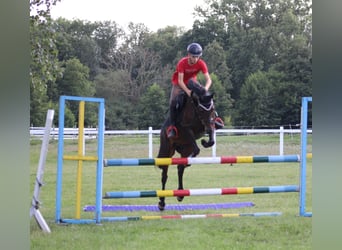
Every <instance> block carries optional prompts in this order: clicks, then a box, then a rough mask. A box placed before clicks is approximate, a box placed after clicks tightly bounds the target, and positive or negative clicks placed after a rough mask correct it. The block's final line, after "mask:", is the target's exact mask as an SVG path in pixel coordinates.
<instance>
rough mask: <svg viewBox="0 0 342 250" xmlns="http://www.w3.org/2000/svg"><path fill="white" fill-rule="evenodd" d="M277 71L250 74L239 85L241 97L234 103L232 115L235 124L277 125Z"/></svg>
mask: <svg viewBox="0 0 342 250" xmlns="http://www.w3.org/2000/svg"><path fill="white" fill-rule="evenodd" d="M281 79H282V74H281V73H279V72H274V71H272V72H261V71H258V72H256V73H253V74H251V75H250V76H249V77H248V78H247V80H246V83H245V84H244V85H243V86H242V87H241V98H240V99H239V100H238V101H237V103H236V110H235V111H236V113H235V115H234V117H233V122H234V125H236V126H251V127H263V126H266V125H279V123H280V120H281V118H280V114H279V112H281V111H279V110H277V109H276V108H275V107H276V105H275V104H276V103H277V98H278V96H276V91H275V89H276V86H277V85H279V84H280V82H281Z"/></svg>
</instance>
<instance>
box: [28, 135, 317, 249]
mask: <svg viewBox="0 0 342 250" xmlns="http://www.w3.org/2000/svg"><path fill="white" fill-rule="evenodd" d="M147 141H148V139H147V137H144V136H113V137H106V138H105V158H147V156H148V147H147V145H148V144H147ZM308 141H309V142H308V144H309V145H308V152H312V137H311V136H309V137H308ZM284 142H285V145H284V152H285V154H300V137H299V135H286V136H285V138H284ZM57 144H58V142H57V140H55V141H50V145H49V151H48V156H47V161H46V166H45V171H44V177H43V181H44V183H45V185H44V186H43V187H42V188H41V194H40V200H41V202H42V206H41V208H40V210H41V212H42V214H43V216H44V218H45V220H46V221H47V223H48V225H49V227H50V229H51V231H52V232H51V234H46V233H43V232H42V231H41V230H40V228H39V227H38V225H37V223H36V221H35V220H34V219H33V218H32V219H31V223H30V232H31V236H30V238H31V249H101V250H102V249H129V250H131V249H164V250H168V249H170V250H171V249H172V250H174V249H177V250H178V249H186V250H189V249H220V250H221V249H263V250H264V249H291V250H293V249H312V227H311V224H312V218H303V217H299V216H298V213H299V207H298V201H299V196H298V193H278V194H250V195H248V194H246V195H225V196H198V197H196V196H191V197H185V198H184V201H183V202H182V203H183V204H193V203H223V202H243V201H249V202H253V203H254V204H255V206H253V207H248V208H240V209H225V210H204V211H203V210H201V211H185V212H184V211H183V212H180V211H164V212H115V213H114V212H106V213H103V216H141V215H167V214H205V213H245V212H246V213H254V212H281V213H282V215H281V216H277V217H237V218H207V219H184V220H141V221H128V222H115V223H103V224H102V225H94V224H93V225H67V226H66V225H60V224H56V223H55V198H56V194H55V192H56V191H55V188H56V168H57V167H56V166H57ZM96 146H97V145H96V140H92V141H87V143H86V155H95V154H96V153H95V151H96ZM158 146H159V139H158V138H157V137H156V138H155V139H154V143H153V148H154V155H157V150H158ZM40 149H41V141H40V140H31V146H30V154H31V162H30V173H31V193H33V189H34V181H35V178H36V171H37V166H38V162H39V155H40ZM64 150H65V154H68V155H72V154H75V153H76V152H77V140H66V141H65V149H64ZM278 153H279V137H278V136H277V135H267V136H266V135H263V136H260V135H250V136H218V138H217V156H231V155H240V156H241V155H276V154H278ZM200 156H211V149H204V148H202V147H201V153H200ZM177 157H178V155H177ZM307 168H308V173H307V174H308V178H307V185H308V187H307V189H308V190H307V191H308V192H307V210H308V211H312V203H311V185H312V184H311V177H312V161H311V160H308V166H307ZM76 169H77V162H75V161H64V168H63V194H62V199H63V200H62V217H63V218H75V213H76V211H75V203H76ZM95 171H96V164H95V162H84V164H83V171H82V200H81V203H82V207H83V206H85V205H94V204H95V173H96V172H95ZM160 174H161V172H160V170H159V169H157V168H156V167H154V166H139V167H110V168H105V169H104V182H103V192H107V191H124V190H157V189H160ZM298 183H299V163H255V164H234V165H230V164H225V165H212V164H203V165H193V166H191V167H189V168H187V169H186V170H185V174H184V188H185V189H195V188H223V187H251V186H273V185H297V184H298ZM176 188H177V173H176V167H174V166H170V170H169V180H168V183H167V189H176ZM31 199H32V197H28V204H30V203H31ZM157 202H158V198H139V199H116V200H114V199H105V200H103V204H104V205H110V204H149V205H150V204H153V205H154V204H157ZM166 202H167V204H176V203H178V202H177V201H176V198H175V197H169V198H166ZM81 218H91V219H92V218H94V215H93V213H90V212H83V211H82V212H81Z"/></svg>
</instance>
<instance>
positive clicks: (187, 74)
mask: <svg viewBox="0 0 342 250" xmlns="http://www.w3.org/2000/svg"><path fill="white" fill-rule="evenodd" d="M187 52H188V55H187V56H186V57H183V58H182V59H180V60H179V61H178V63H177V66H176V71H175V72H174V73H173V75H172V90H171V95H170V102H169V104H170V123H171V125H170V126H169V127H168V128H167V137H168V138H173V137H178V131H177V128H176V126H175V125H176V119H177V96H178V95H179V94H180V93H182V92H183V91H184V92H185V93H186V94H187V95H188V96H191V90H190V89H188V87H187V85H188V83H189V81H190V80H192V81H194V82H195V83H198V82H197V79H196V77H197V74H198V73H199V72H200V71H201V72H202V73H203V75H204V77H205V85H204V88H205V90H206V91H208V90H209V88H210V86H211V78H210V75H209V72H208V67H207V64H206V63H205V61H204V60H203V59H201V58H200V57H201V56H202V47H201V45H199V44H198V43H191V44H189V45H188V47H187Z"/></svg>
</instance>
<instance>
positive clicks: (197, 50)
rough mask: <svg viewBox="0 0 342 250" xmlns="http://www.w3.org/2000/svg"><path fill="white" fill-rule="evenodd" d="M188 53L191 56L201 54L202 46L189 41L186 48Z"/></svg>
mask: <svg viewBox="0 0 342 250" xmlns="http://www.w3.org/2000/svg"><path fill="white" fill-rule="evenodd" d="M186 50H187V51H188V53H189V54H190V55H193V56H201V55H202V47H201V45H199V44H198V43H191V44H189V45H188V48H187V49H186Z"/></svg>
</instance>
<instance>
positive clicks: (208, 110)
mask: <svg viewBox="0 0 342 250" xmlns="http://www.w3.org/2000/svg"><path fill="white" fill-rule="evenodd" d="M188 87H189V89H191V90H192V93H193V94H192V95H191V97H188V96H187V95H186V94H185V93H184V94H183V95H182V96H181V97H182V98H180V99H181V100H180V102H181V106H183V107H182V108H181V111H180V113H179V114H178V116H177V117H178V118H177V121H176V127H177V129H178V137H177V138H172V139H169V138H168V137H167V132H166V129H167V127H168V126H169V125H170V120H169V118H167V119H166V121H165V122H164V124H163V126H162V128H161V132H160V146H159V153H158V158H171V157H172V156H173V155H174V154H175V152H178V153H179V154H180V156H181V157H196V155H198V154H199V153H200V149H199V147H198V145H197V143H196V140H197V139H200V138H201V137H203V136H204V135H205V133H207V134H208V135H209V139H208V141H206V140H205V139H202V140H201V144H202V146H203V147H205V148H208V147H211V146H213V145H214V143H215V141H214V131H215V119H216V118H217V115H216V112H215V108H214V102H213V94H210V93H209V92H206V91H205V89H204V88H203V87H202V86H201V85H199V84H196V83H193V84H189V86H188ZM188 166H190V165H181V164H180V165H177V170H178V190H182V189H183V174H184V169H185V168H186V167H188ZM158 167H159V168H160V169H161V170H162V174H161V182H162V190H165V186H166V182H167V178H168V168H169V166H168V165H161V166H158ZM183 198H184V197H177V200H178V201H182V200H183ZM158 207H159V209H160V210H161V211H162V210H164V208H165V197H159V203H158Z"/></svg>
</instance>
